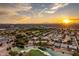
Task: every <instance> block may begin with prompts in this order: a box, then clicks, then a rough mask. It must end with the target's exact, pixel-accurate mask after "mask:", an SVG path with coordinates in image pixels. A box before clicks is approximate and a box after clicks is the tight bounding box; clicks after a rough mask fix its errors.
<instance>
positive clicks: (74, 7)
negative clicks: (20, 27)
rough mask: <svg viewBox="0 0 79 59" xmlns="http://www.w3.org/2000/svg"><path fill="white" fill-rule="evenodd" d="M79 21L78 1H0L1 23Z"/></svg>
mask: <svg viewBox="0 0 79 59" xmlns="http://www.w3.org/2000/svg"><path fill="white" fill-rule="evenodd" d="M65 18H66V19H70V20H71V21H72V22H73V23H79V4H78V3H73V4H72V3H70V4H69V3H29V4H27V3H21V4H20V3H19V4H18V3H17V4H14V3H9V4H8V3H4V4H3V3H0V24H4V23H8V24H49V23H62V22H63V20H64V19H65Z"/></svg>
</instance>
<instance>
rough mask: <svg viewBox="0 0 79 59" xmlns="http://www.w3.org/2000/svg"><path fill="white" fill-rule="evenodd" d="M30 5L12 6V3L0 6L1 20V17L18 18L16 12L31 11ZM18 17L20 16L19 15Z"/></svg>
mask: <svg viewBox="0 0 79 59" xmlns="http://www.w3.org/2000/svg"><path fill="white" fill-rule="evenodd" d="M31 8H32V7H31V4H25V3H24V4H20V3H18V4H14V3H11V4H10V3H9V4H8V3H6V4H4V3H3V4H0V16H1V18H2V16H7V17H11V16H14V15H16V16H18V15H19V14H18V13H17V12H18V11H19V12H20V11H26V12H27V11H29V10H30V9H31ZM19 16H20V15H19Z"/></svg>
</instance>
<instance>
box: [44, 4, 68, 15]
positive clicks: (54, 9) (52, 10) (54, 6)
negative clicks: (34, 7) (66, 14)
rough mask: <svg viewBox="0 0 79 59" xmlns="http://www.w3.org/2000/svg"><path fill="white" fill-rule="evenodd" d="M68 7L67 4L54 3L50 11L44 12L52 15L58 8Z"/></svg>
mask: <svg viewBox="0 0 79 59" xmlns="http://www.w3.org/2000/svg"><path fill="white" fill-rule="evenodd" d="M67 5H69V4H68V3H56V4H54V5H53V6H52V7H51V8H50V9H48V10H46V11H45V13H49V14H54V13H55V12H56V11H57V10H59V9H60V8H63V7H65V6H67Z"/></svg>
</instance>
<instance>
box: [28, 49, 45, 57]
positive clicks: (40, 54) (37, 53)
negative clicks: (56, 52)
mask: <svg viewBox="0 0 79 59" xmlns="http://www.w3.org/2000/svg"><path fill="white" fill-rule="evenodd" d="M27 55H28V56H46V55H45V54H44V53H42V52H41V51H39V50H30V51H29V52H28V53H27Z"/></svg>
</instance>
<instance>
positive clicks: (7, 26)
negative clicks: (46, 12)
mask: <svg viewBox="0 0 79 59" xmlns="http://www.w3.org/2000/svg"><path fill="white" fill-rule="evenodd" d="M66 27H67V28H72V29H79V24H78V23H77V24H70V25H65V24H0V29H29V28H66Z"/></svg>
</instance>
